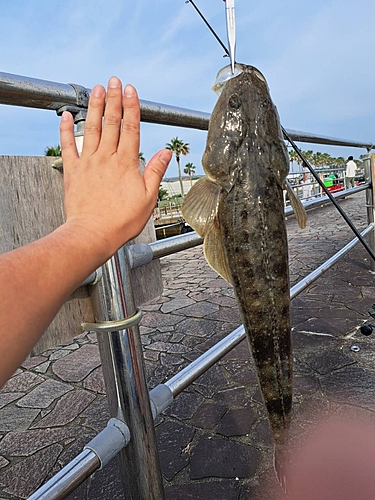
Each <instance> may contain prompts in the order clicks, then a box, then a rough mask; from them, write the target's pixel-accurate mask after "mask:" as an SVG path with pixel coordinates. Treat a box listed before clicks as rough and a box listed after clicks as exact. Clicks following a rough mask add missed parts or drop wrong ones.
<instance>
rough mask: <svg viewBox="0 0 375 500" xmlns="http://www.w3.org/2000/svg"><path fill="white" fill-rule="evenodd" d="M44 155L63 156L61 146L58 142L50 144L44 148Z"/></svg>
mask: <svg viewBox="0 0 375 500" xmlns="http://www.w3.org/2000/svg"><path fill="white" fill-rule="evenodd" d="M44 156H61V147H60V145H59V144H58V145H57V146H49V147H48V148H46V149H45V150H44Z"/></svg>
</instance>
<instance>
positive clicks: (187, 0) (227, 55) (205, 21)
mask: <svg viewBox="0 0 375 500" xmlns="http://www.w3.org/2000/svg"><path fill="white" fill-rule="evenodd" d="M185 3H191V5H192V6H193V7H194V9H195V10H196V11H197V12H198V14H199V15H200V16H201V18H202V19H203V22H204V23H205V24H206V25H207V27H208V29H209V30H210V31H211V33H212V34H213V35H214V37H215V38H216V40H217V41H218V42H219V44H220V45H221V46H222V48H223V49H224V52H225V56H224V57H230V53H229V50H228V49H227V48H226V46H225V45H224V44H223V42H222V41H221V40H220V38H219V37H218V36H217V34H216V33H215V31H214V29H213V28H212V26H211V25H210V24H209V22H208V21H207V19H206V18H205V17H204V15H203V14H202V12H201V11H200V10H199V9H198V7H197V6H196V5H195V3H194V2H193V0H186V2H185Z"/></svg>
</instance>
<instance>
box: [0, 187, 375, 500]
mask: <svg viewBox="0 0 375 500" xmlns="http://www.w3.org/2000/svg"><path fill="white" fill-rule="evenodd" d="M364 198H365V196H364V193H359V194H357V195H355V196H353V197H351V198H348V199H346V200H342V201H341V204H342V207H343V208H344V210H346V212H347V213H348V214H349V215H350V216H351V217H352V220H353V221H354V222H355V224H356V225H357V227H358V228H360V229H363V228H364V227H365V226H366V215H365V214H366V212H365V208H364ZM287 229H288V234H289V245H290V271H291V280H292V284H293V283H295V282H297V281H299V280H300V279H301V278H302V277H303V276H306V275H307V274H308V273H309V272H311V270H313V269H314V268H315V267H317V266H318V265H319V264H321V263H322V262H324V261H325V260H326V259H327V258H328V257H329V256H331V255H332V254H334V253H335V252H336V251H337V250H338V249H340V248H341V247H342V246H343V245H344V244H346V243H347V242H348V241H349V240H350V239H352V235H351V234H350V231H349V230H348V228H347V227H346V224H345V222H344V221H343V220H341V219H340V216H339V215H338V213H337V212H336V210H335V209H334V207H330V206H329V207H328V206H327V207H325V208H319V209H315V210H312V211H310V212H309V221H308V227H307V229H305V230H304V231H301V230H300V229H299V228H298V227H297V225H296V222H295V219H294V217H289V220H288V221H287ZM162 273H163V277H164V293H163V296H162V297H160V299H158V300H157V301H154V302H153V303H151V304H148V305H147V306H144V308H143V309H144V315H143V319H142V323H141V334H142V340H143V345H144V356H145V360H146V370H147V378H148V381H149V386H150V388H152V387H154V386H155V385H156V384H158V383H160V382H164V381H166V380H167V379H168V378H170V377H171V376H172V375H173V374H175V373H176V372H177V371H178V370H180V369H181V368H182V367H184V366H186V365H187V364H188V363H189V362H191V361H192V360H193V359H195V358H196V357H197V356H199V355H200V354H202V353H203V352H204V351H206V350H207V349H208V348H209V347H211V346H212V345H214V344H215V343H216V342H218V341H219V340H220V339H222V338H223V337H224V336H225V335H227V334H228V333H230V332H231V331H232V330H234V329H235V328H236V327H237V326H238V325H239V315H238V312H237V309H236V304H235V300H234V298H233V292H232V290H231V289H230V287H229V286H228V284H227V283H226V282H225V281H224V280H223V279H221V278H220V277H218V276H217V274H216V273H215V272H214V271H212V270H211V269H210V268H209V267H208V266H207V265H206V263H205V261H204V259H203V256H202V249H201V247H197V248H194V249H190V250H188V251H185V252H181V253H179V254H176V255H174V256H170V257H166V258H163V259H162ZM373 279H374V277H373V275H372V274H371V273H370V272H369V259H368V257H367V254H366V252H365V251H364V250H362V248H360V247H359V246H357V247H356V248H355V249H353V250H352V251H351V252H350V253H349V254H348V255H347V256H346V257H345V258H344V259H343V260H342V261H340V262H339V263H338V264H336V265H335V266H334V267H333V268H332V269H331V270H329V271H328V272H327V273H326V274H325V275H324V276H323V277H322V278H321V279H320V280H318V281H317V282H315V283H314V284H313V285H311V286H310V288H309V289H308V290H307V291H305V292H303V293H302V294H300V295H299V296H298V297H297V298H296V299H294V300H293V302H292V324H293V333H292V335H293V347H294V368H295V376H294V409H293V424H292V433H291V434H292V441H294V442H299V440H300V439H301V437H302V436H303V433H304V431H305V430H306V429H307V428H308V426H309V424H310V423H311V422H312V420H313V419H314V417H315V416H316V415H317V413H318V412H320V413H322V412H323V414H326V415H327V417H328V416H330V415H332V414H338V413H347V412H350V411H351V410H352V409H353V408H360V409H361V411H362V413H363V415H364V416H365V418H367V419H368V420H369V421H371V422H374V421H375V414H374V412H375V371H374V370H375V361H374V359H375V357H374V350H375V345H374V342H375V341H374V339H373V338H372V337H363V336H361V334H359V333H358V331H357V329H358V326H359V325H361V324H362V323H363V322H364V321H366V320H368V319H369V316H368V310H369V309H370V307H371V305H372V303H373V302H375V300H374V299H375V297H374V287H373ZM354 343H355V344H357V345H358V346H359V347H360V351H359V352H352V351H351V350H350V347H351V346H352V345H353V344H354ZM107 419H108V411H107V405H106V399H105V389H104V383H103V379H102V375H101V367H100V359H99V354H98V349H97V344H96V338H95V334H92V333H86V334H84V335H82V336H81V337H79V338H76V339H73V340H72V342H71V343H70V344H69V345H64V346H59V347H56V348H55V349H50V350H49V351H46V352H44V353H43V354H42V355H39V356H36V357H33V358H30V359H28V360H27V361H25V363H24V364H23V365H22V367H21V368H20V369H19V370H18V371H17V372H16V373H15V375H14V376H13V377H12V379H11V380H10V381H9V382H8V383H7V385H6V386H5V387H4V388H3V390H2V391H0V500H4V499H19V498H26V497H27V496H28V495H30V494H31V493H32V492H33V491H34V490H35V489H36V488H37V487H38V486H39V485H40V484H41V483H42V482H43V481H45V480H46V479H48V478H50V477H51V476H52V475H53V474H55V473H56V472H57V471H58V470H59V469H60V468H61V466H63V465H65V464H66V463H67V462H69V461H70V460H71V459H72V458H74V456H76V455H77V454H78V453H79V452H80V451H81V450H82V447H83V445H84V444H85V443H87V442H88V441H89V440H90V439H91V438H92V437H93V436H94V435H95V434H97V433H98V432H99V431H100V430H101V429H102V428H103V427H104V426H105V425H106V422H107ZM156 432H157V437H158V445H159V453H160V460H161V466H162V471H163V475H164V478H165V488H166V498H167V499H168V500H172V499H173V500H174V499H177V500H188V499H193V498H194V499H205V500H220V499H223V500H232V499H233V500H234V499H236V500H245V499H257V500H265V499H275V498H277V499H281V500H282V499H283V498H284V495H283V493H282V491H281V489H280V488H279V486H278V484H277V482H276V480H275V478H274V472H273V468H272V456H273V445H272V438H271V435H270V432H269V429H268V424H267V421H266V416H265V412H264V409H263V404H262V402H261V398H260V393H259V390H258V388H257V383H256V377H255V373H254V367H253V363H252V361H251V358H250V356H249V351H248V348H247V344H246V342H242V343H241V344H240V345H239V346H237V348H236V349H234V350H233V351H232V352H230V353H229V354H227V355H226V356H225V357H224V358H223V359H222V360H221V361H220V362H219V363H218V364H217V365H215V366H214V367H213V368H211V369H210V370H209V371H208V372H207V373H206V374H204V375H202V376H201V377H200V378H199V379H198V380H197V381H196V382H195V383H194V384H192V386H191V387H189V388H188V389H187V390H186V391H185V392H184V393H182V394H181V395H180V396H178V398H177V399H176V400H175V402H174V403H173V404H172V405H171V406H170V407H169V408H168V409H167V410H166V411H165V412H164V414H163V415H162V416H161V417H159V418H158V420H157V428H156ZM272 492H273V493H272ZM69 498H70V499H71V500H83V499H87V500H94V499H102V500H103V499H104V500H105V499H111V500H117V499H122V498H124V497H123V494H122V490H121V486H120V480H119V473H118V470H117V463H116V461H115V460H113V461H112V462H111V463H110V464H109V465H108V466H107V467H106V468H105V469H104V470H103V471H100V472H97V473H96V474H94V476H93V477H92V478H90V479H89V480H88V481H86V482H85V483H84V484H83V485H81V486H80V487H79V488H78V489H77V490H76V492H75V493H73V494H71V495H70V497H69Z"/></svg>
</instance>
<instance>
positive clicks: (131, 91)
mask: <svg viewBox="0 0 375 500" xmlns="http://www.w3.org/2000/svg"><path fill="white" fill-rule="evenodd" d="M124 96H125V97H134V96H135V88H134V87H133V85H126V87H125V88H124Z"/></svg>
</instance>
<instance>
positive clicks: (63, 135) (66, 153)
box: [60, 111, 78, 167]
mask: <svg viewBox="0 0 375 500" xmlns="http://www.w3.org/2000/svg"><path fill="white" fill-rule="evenodd" d="M60 143H61V150H62V158H63V163H64V167H69V164H70V162H72V161H75V160H76V159H77V158H78V152H77V147H76V142H75V140H74V123H73V116H72V115H71V114H70V113H69V111H64V112H63V114H62V115H61V122H60Z"/></svg>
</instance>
